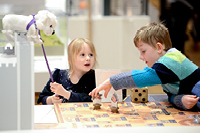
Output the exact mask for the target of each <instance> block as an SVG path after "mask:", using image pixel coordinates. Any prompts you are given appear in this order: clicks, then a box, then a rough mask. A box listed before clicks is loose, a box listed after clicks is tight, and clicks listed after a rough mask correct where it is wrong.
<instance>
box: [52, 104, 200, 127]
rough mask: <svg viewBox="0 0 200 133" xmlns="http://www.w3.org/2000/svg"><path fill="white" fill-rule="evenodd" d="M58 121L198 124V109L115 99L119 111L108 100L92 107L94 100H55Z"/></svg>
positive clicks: (117, 124)
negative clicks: (60, 101)
mask: <svg viewBox="0 0 200 133" xmlns="http://www.w3.org/2000/svg"><path fill="white" fill-rule="evenodd" d="M54 107H55V112H56V116H57V118H58V121H59V123H63V124H64V123H65V125H66V128H90V127H134V126H200V124H195V123H193V120H194V119H196V118H200V112H191V111H180V110H178V109H176V108H174V107H173V106H172V105H171V104H170V103H169V102H147V103H132V102H120V103H118V108H119V109H118V113H112V112H111V109H110V107H111V103H102V105H101V108H100V109H98V110H94V109H93V108H94V107H93V103H92V102H91V103H57V104H54Z"/></svg>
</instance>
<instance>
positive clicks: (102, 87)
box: [89, 79, 112, 98]
mask: <svg viewBox="0 0 200 133" xmlns="http://www.w3.org/2000/svg"><path fill="white" fill-rule="evenodd" d="M111 87H112V85H111V83H110V79H107V80H106V81H104V82H103V83H102V84H100V85H99V86H98V87H96V88H95V89H94V90H93V91H91V92H90V93H89V95H90V96H92V97H94V96H95V97H97V94H98V93H99V92H100V91H102V90H104V91H105V93H104V97H105V98H107V95H108V92H109V91H110V89H111Z"/></svg>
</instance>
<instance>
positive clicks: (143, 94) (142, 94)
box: [131, 88, 148, 103]
mask: <svg viewBox="0 0 200 133" xmlns="http://www.w3.org/2000/svg"><path fill="white" fill-rule="evenodd" d="M131 101H132V102H133V103H139V102H143V103H145V102H147V101H148V88H134V89H132V90H131Z"/></svg>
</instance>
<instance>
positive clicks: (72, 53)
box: [67, 38, 97, 73]
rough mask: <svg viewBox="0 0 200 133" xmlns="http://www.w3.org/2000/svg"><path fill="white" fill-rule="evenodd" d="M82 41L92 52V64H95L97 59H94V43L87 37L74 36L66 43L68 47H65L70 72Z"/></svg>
mask: <svg viewBox="0 0 200 133" xmlns="http://www.w3.org/2000/svg"><path fill="white" fill-rule="evenodd" d="M84 43H86V44H88V45H89V47H90V49H91V51H92V53H93V56H94V59H95V64H94V66H95V65H96V64H97V61H96V57H97V54H96V50H95V47H94V44H93V43H92V42H91V41H90V40H88V39H87V38H76V39H74V40H73V41H72V42H71V43H70V44H69V45H68V49H67V54H68V62H69V70H70V73H71V72H72V71H73V70H74V61H75V59H76V56H77V55H78V53H79V52H80V51H81V49H82V45H83V44H84Z"/></svg>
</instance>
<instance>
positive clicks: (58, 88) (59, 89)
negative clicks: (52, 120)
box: [50, 82, 66, 96]
mask: <svg viewBox="0 0 200 133" xmlns="http://www.w3.org/2000/svg"><path fill="white" fill-rule="evenodd" d="M50 86H51V88H50V89H51V92H53V93H55V94H56V95H61V96H63V95H64V93H65V92H66V90H65V89H64V87H63V86H62V84H59V83H56V82H54V83H50Z"/></svg>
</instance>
